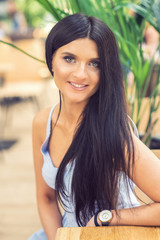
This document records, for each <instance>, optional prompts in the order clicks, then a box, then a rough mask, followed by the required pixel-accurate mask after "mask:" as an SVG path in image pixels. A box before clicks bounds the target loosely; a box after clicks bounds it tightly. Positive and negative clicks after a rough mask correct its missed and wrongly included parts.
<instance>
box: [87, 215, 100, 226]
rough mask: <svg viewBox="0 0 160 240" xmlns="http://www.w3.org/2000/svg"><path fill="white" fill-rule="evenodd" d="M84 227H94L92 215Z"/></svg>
mask: <svg viewBox="0 0 160 240" xmlns="http://www.w3.org/2000/svg"><path fill="white" fill-rule="evenodd" d="M97 222H98V224H99V225H100V226H101V223H100V221H99V219H97ZM86 227H95V224H94V216H93V217H92V218H91V219H90V220H89V222H88V223H87V225H86Z"/></svg>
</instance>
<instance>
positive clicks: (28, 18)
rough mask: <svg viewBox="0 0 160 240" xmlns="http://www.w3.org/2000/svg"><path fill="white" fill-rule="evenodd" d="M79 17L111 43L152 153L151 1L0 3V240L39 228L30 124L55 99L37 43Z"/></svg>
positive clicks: (159, 90) (159, 69) (158, 74)
mask: <svg viewBox="0 0 160 240" xmlns="http://www.w3.org/2000/svg"><path fill="white" fill-rule="evenodd" d="M76 12H82V13H85V14H87V15H91V16H96V17H98V18H100V19H102V20H103V21H105V22H106V23H107V25H108V26H109V27H110V28H111V29H112V31H113V32H114V34H115V37H116V39H117V42H118V47H119V52H120V58H121V62H122V67H123V73H124V84H125V90H126V98H127V102H128V109H129V115H130V116H131V118H132V119H133V120H134V122H135V123H136V125H137V127H138V131H139V133H140V138H141V139H142V141H143V142H144V143H145V144H146V145H147V146H148V147H150V148H151V149H160V119H159V116H160V15H159V13H160V1H159V0H133V1H129V0H81V1H75V0H54V1H53V0H14V1H13V0H0V239H2V240H10V239H12V240H23V239H27V238H28V237H29V236H30V235H31V234H32V233H33V232H34V231H36V230H38V229H39V228H41V224H40V220H39V217H38V213H37V207H36V198H35V182H34V168H33V160H32V136H31V135H32V134H31V129H32V120H33V117H34V115H35V114H36V113H37V112H38V111H40V110H41V109H43V108H45V107H48V106H52V105H53V104H54V103H56V102H57V101H58V91H57V88H56V86H55V84H54V81H53V79H52V78H51V75H50V73H49V71H48V69H47V67H46V64H45V56H44V44H45V39H46V36H47V34H48V33H49V31H50V29H51V28H52V27H53V25H54V24H55V23H56V22H57V21H59V20H60V19H62V18H63V17H65V16H67V15H69V14H72V13H76Z"/></svg>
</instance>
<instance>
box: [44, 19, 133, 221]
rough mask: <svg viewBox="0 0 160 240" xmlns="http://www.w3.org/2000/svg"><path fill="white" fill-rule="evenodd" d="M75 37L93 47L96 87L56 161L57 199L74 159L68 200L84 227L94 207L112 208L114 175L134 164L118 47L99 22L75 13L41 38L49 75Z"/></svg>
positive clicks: (116, 182)
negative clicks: (55, 57) (96, 60)
mask: <svg viewBox="0 0 160 240" xmlns="http://www.w3.org/2000/svg"><path fill="white" fill-rule="evenodd" d="M78 38H89V39H92V40H94V41H95V42H96V44H97V47H98V54H99V58H100V83H99V88H98V90H97V92H96V93H95V94H94V95H93V96H91V98H90V99H89V101H88V103H87V105H86V107H85V109H84V111H83V113H82V120H81V122H80V124H79V126H78V127H77V130H76V132H75V135H74V138H73V141H72V143H71V145H70V147H69V149H68V151H67V153H66V154H65V156H64V158H63V160H62V162H61V165H60V167H59V170H58V173H57V177H56V190H57V197H58V199H59V200H60V201H62V200H61V196H63V197H64V198H65V197H66V192H65V185H64V173H65V167H66V165H67V164H68V163H69V161H71V160H73V162H74V171H73V178H72V196H73V199H74V202H75V211H76V219H77V222H78V224H79V226H81V225H82V226H83V225H85V224H86V222H87V221H88V220H89V218H90V217H91V216H92V215H93V214H95V211H96V209H97V208H98V209H100V210H102V209H116V205H117V196H118V174H117V171H119V170H121V171H124V172H125V173H127V175H129V173H130V169H131V165H132V164H133V162H134V148H133V141H132V137H131V132H130V127H129V122H128V117H127V107H126V101H125V91H124V85H123V74H122V68H121V64H120V60H119V54H118V48H117V44H116V40H115V37H114V35H113V33H112V31H111V30H110V29H109V28H108V26H107V25H106V24H105V23H104V22H103V21H101V20H100V19H97V18H95V17H87V16H85V15H84V14H74V15H70V16H68V17H66V18H64V19H62V20H61V21H60V22H58V23H57V24H56V25H55V26H54V27H53V29H52V30H51V32H50V33H49V35H48V38H47V40H46V61H47V64H48V68H49V70H50V72H51V74H53V72H52V57H53V54H54V52H55V51H56V50H57V49H58V48H59V47H61V46H63V45H65V44H67V43H69V42H71V41H73V40H76V39H78ZM126 162H128V164H126ZM126 183H127V177H126Z"/></svg>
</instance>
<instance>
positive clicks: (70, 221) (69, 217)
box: [41, 105, 140, 227]
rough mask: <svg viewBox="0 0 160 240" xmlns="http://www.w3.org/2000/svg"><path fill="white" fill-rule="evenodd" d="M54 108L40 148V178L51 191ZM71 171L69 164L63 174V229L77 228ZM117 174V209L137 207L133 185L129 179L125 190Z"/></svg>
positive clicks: (52, 179)
mask: <svg viewBox="0 0 160 240" xmlns="http://www.w3.org/2000/svg"><path fill="white" fill-rule="evenodd" d="M55 106H56V105H54V106H53V107H52V109H51V111H50V114H49V118H48V122H47V130H46V139H45V141H44V142H43V144H42V146H41V153H42V155H43V160H44V162H43V167H42V176H43V178H44V181H45V182H46V183H47V185H48V186H49V187H51V188H53V189H55V181H56V175H57V172H58V168H56V167H55V166H54V165H53V162H52V160H51V157H50V154H49V140H50V135H51V123H52V120H51V119H52V113H53V110H54V108H55ZM130 120H131V119H130ZM131 121H132V120H131ZM132 123H133V121H132ZM133 125H134V128H135V130H136V126H135V124H134V123H133ZM136 131H137V130H136ZM136 133H137V132H136ZM73 170H74V163H73V164H71V162H69V163H68V164H67V166H66V169H65V174H64V184H65V189H66V193H67V199H63V202H64V208H65V213H64V215H63V218H62V226H63V227H78V224H77V221H76V217H75V204H74V202H73V198H72V196H71V182H72V175H73ZM118 174H119V181H118V189H119V195H118V201H117V209H122V208H131V207H136V206H139V205H140V204H139V202H138V201H137V198H136V196H135V195H134V192H133V189H134V183H133V182H132V181H131V180H130V179H129V182H130V184H129V188H127V186H126V183H125V179H124V176H125V173H123V172H122V171H119V172H118ZM91 217H92V216H91ZM88 220H89V219H88Z"/></svg>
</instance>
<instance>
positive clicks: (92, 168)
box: [30, 14, 160, 240]
mask: <svg viewBox="0 0 160 240" xmlns="http://www.w3.org/2000/svg"><path fill="white" fill-rule="evenodd" d="M46 62H47V65H48V68H49V70H50V72H51V74H52V75H53V76H54V81H55V83H56V85H57V87H58V89H59V92H60V101H59V103H57V104H56V105H55V106H53V107H52V108H48V109H45V110H43V111H42V112H40V113H38V114H37V115H36V116H35V118H34V121H33V154H34V165H35V174H36V188H37V202H38V209H39V214H40V218H41V221H42V225H43V228H44V230H41V231H39V232H36V233H35V234H33V236H32V237H31V238H30V240H47V239H48V240H54V239H55V235H56V231H57V228H59V227H61V226H63V227H77V226H95V225H96V226H99V225H100V226H108V225H144V226H160V174H159V172H160V161H159V160H158V159H157V158H156V156H155V155H154V154H153V153H152V152H151V151H150V150H149V149H148V148H147V147H146V146H145V145H144V144H143V143H142V142H141V141H140V140H139V139H138V137H137V136H135V134H134V133H133V131H132V129H131V127H130V122H129V121H130V118H129V117H128V115H127V107H126V100H125V92H124V85H123V74H122V68H121V64H120V60H119V54H118V48H117V44H116V40H115V37H114V35H113V33H112V31H111V30H110V29H109V28H108V26H107V25H106V24H105V23H104V22H102V21H101V20H99V19H97V18H95V17H87V16H85V15H83V14H74V15H71V16H68V17H66V18H64V19H62V20H61V21H60V22H58V23H57V24H56V25H55V26H54V27H53V28H52V30H51V32H50V33H49V35H48V37H47V40H46ZM148 176H149V177H148ZM133 182H134V183H135V184H136V185H137V186H138V187H139V188H140V189H141V190H142V191H143V192H145V193H146V194H147V195H148V196H149V197H150V198H151V199H152V200H153V203H152V204H150V205H144V206H140V204H139V203H138V201H137V199H136V197H135V194H134V191H133V190H134V183H133ZM57 200H59V201H60V203H61V204H62V205H63V207H64V210H65V213H64V215H63V216H62V215H61V213H60V211H59V208H58V203H57ZM148 216H149V217H148Z"/></svg>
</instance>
